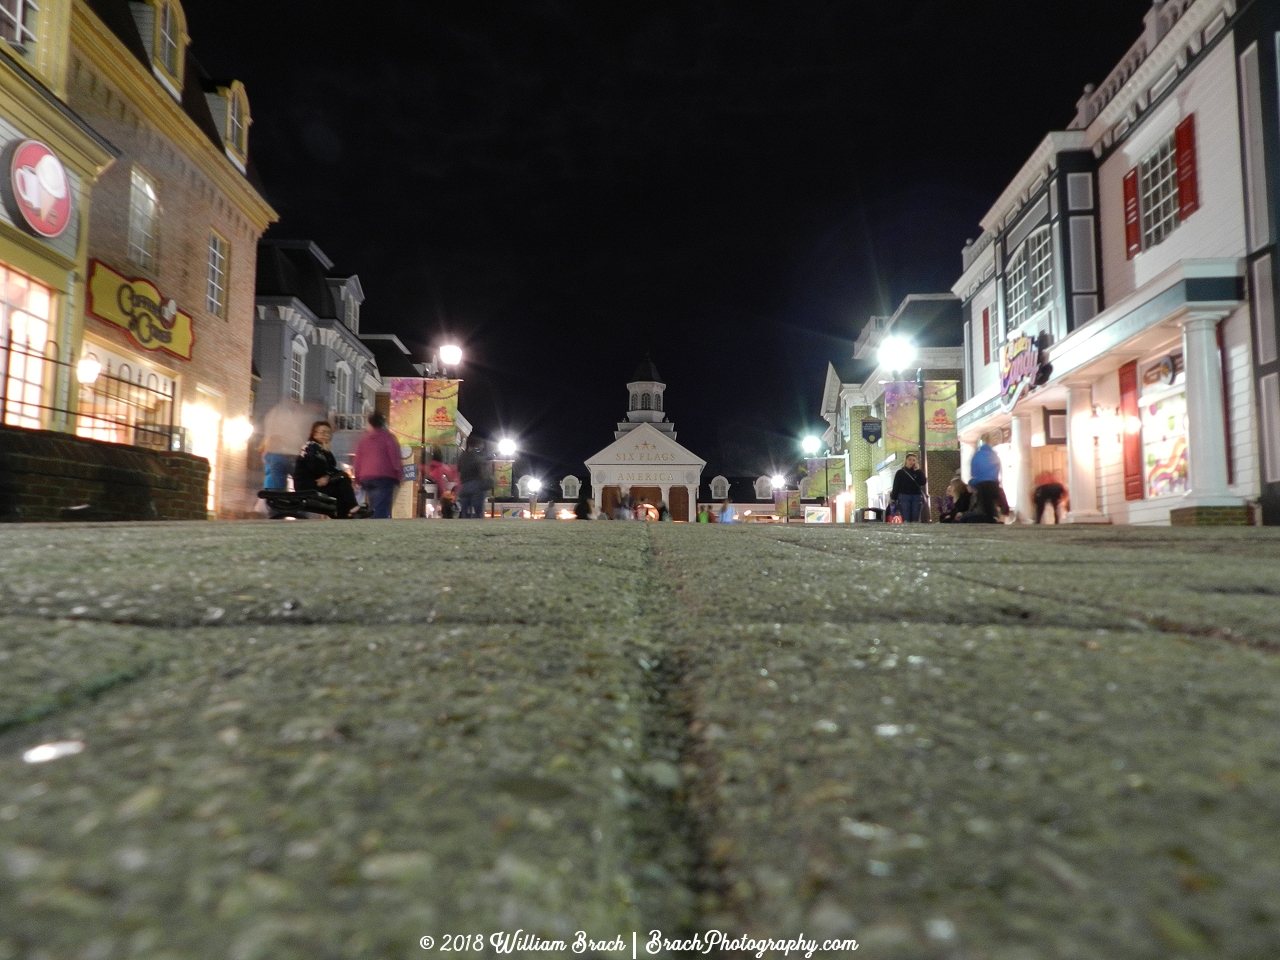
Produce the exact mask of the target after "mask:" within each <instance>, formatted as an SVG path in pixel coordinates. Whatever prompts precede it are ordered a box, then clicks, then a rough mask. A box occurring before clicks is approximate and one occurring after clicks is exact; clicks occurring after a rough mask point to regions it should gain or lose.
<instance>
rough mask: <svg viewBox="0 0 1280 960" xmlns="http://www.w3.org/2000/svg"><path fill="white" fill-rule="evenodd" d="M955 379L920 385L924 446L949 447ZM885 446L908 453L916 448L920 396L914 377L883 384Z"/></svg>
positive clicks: (953, 428) (952, 441)
mask: <svg viewBox="0 0 1280 960" xmlns="http://www.w3.org/2000/svg"><path fill="white" fill-rule="evenodd" d="M958 387H959V384H958V382H957V381H955V380H927V381H925V385H924V416H925V423H924V431H925V449H927V450H951V449H954V448H955V446H956V444H957V439H956V400H957V394H958V392H959V391H958ZM884 402H885V412H886V416H885V448H886V450H887V451H888V452H889V453H900V454H903V455H905V454H908V453H915V452H916V451H918V450H919V449H920V412H919V411H920V398H919V388H918V387H917V386H916V383H915V381H914V380H901V381H896V382H894V383H889V384H886V385H885V388H884Z"/></svg>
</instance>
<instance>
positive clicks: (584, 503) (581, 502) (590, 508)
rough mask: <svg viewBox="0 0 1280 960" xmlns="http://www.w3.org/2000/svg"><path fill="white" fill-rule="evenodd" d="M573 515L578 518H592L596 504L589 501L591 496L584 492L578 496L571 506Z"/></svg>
mask: <svg viewBox="0 0 1280 960" xmlns="http://www.w3.org/2000/svg"><path fill="white" fill-rule="evenodd" d="M573 515H574V516H575V517H577V518H578V519H579V520H593V519H595V515H596V505H595V504H594V503H592V502H591V498H590V497H588V496H587V495H586V494H585V493H584V494H583V495H582V496H580V497H579V498H578V502H577V503H576V504H574V506H573Z"/></svg>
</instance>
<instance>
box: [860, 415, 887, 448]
mask: <svg viewBox="0 0 1280 960" xmlns="http://www.w3.org/2000/svg"><path fill="white" fill-rule="evenodd" d="M882 436H884V421H883V420H863V421H862V439H863V440H865V441H867V443H879V442H880V438H881V437H882Z"/></svg>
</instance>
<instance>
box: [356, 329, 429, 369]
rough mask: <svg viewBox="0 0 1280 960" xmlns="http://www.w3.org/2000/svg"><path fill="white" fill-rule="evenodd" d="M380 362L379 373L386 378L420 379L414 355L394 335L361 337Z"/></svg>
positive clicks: (368, 334) (367, 335)
mask: <svg viewBox="0 0 1280 960" xmlns="http://www.w3.org/2000/svg"><path fill="white" fill-rule="evenodd" d="M360 342H361V343H363V344H364V345H365V346H366V347H368V348H369V349H370V350H371V351H372V352H373V358H374V359H375V360H376V361H377V362H378V373H379V374H380V375H382V376H384V377H420V376H422V373H421V371H419V370H418V368H417V367H415V366H414V361H413V354H411V353H410V352H409V348H408V347H406V346H405V345H404V344H403V343H401V342H400V338H399V337H397V336H396V335H395V334H394V333H366V334H363V335H362V336H361V337H360Z"/></svg>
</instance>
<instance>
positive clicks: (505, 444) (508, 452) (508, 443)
mask: <svg viewBox="0 0 1280 960" xmlns="http://www.w3.org/2000/svg"><path fill="white" fill-rule="evenodd" d="M515 452H516V442H515V441H514V440H511V439H509V438H506V437H504V438H503V439H501V440H499V441H498V453H500V454H502V456H504V457H510V456H513V455H514V454H515Z"/></svg>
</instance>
